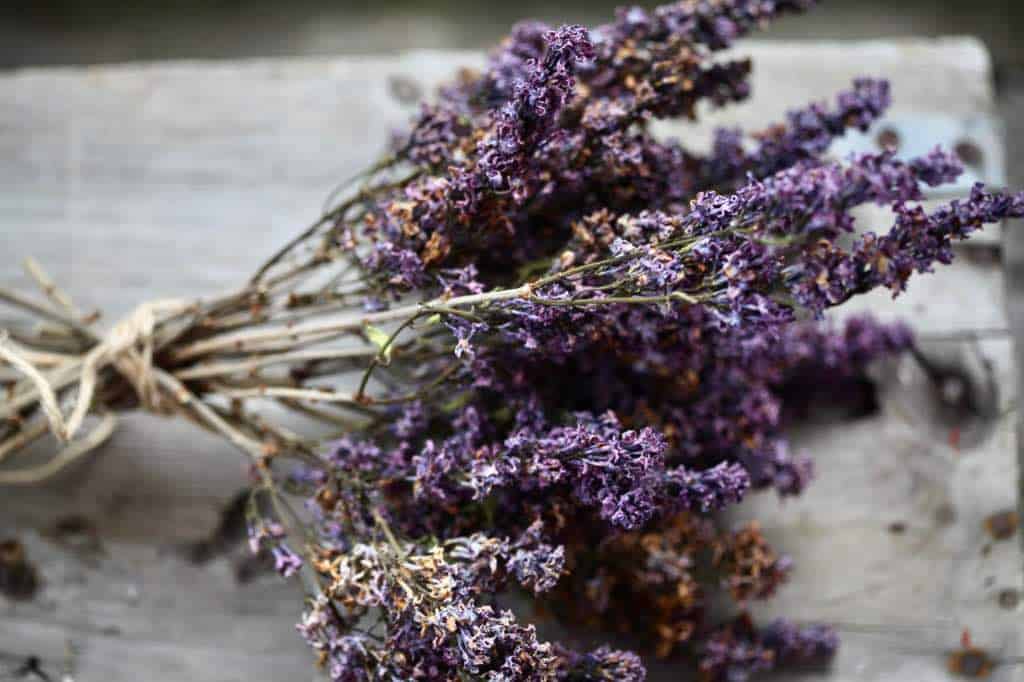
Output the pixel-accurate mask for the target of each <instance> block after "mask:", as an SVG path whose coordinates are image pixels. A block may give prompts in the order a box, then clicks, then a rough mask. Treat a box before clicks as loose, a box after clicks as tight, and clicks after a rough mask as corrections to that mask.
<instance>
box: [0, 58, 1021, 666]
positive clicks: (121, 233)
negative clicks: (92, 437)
mask: <svg viewBox="0 0 1024 682" xmlns="http://www.w3.org/2000/svg"><path fill="white" fill-rule="evenodd" d="M742 51H743V52H748V53H751V54H753V56H754V58H755V64H756V77H755V81H754V93H755V94H754V97H753V99H752V100H751V102H749V103H747V104H744V105H743V106H741V107H737V108H735V109H732V110H729V111H728V113H727V114H726V115H725V116H719V117H717V118H716V119H715V120H716V121H717V122H728V123H735V124H738V125H748V126H754V127H757V126H763V124H764V123H765V121H767V120H774V119H776V118H779V117H780V116H781V115H782V113H783V112H784V111H785V109H786V108H787V107H790V106H793V105H797V104H800V103H802V102H805V101H808V100H810V99H815V98H822V97H826V96H830V95H831V93H833V92H834V91H835V90H837V89H839V88H841V87H843V86H844V85H845V84H846V83H848V82H849V80H850V78H851V77H853V76H854V75H859V74H871V75H884V76H887V77H889V78H891V79H892V80H893V84H894V89H895V95H896V101H895V106H894V108H893V112H892V116H891V125H893V126H894V127H896V128H897V129H899V130H900V131H902V138H903V141H904V144H905V148H906V149H908V150H910V151H916V150H917V149H918V148H919V147H920V145H921V144H923V142H922V140H924V139H925V138H926V137H928V135H925V133H929V132H931V133H932V135H933V136H934V135H939V136H942V137H944V138H949V139H942V140H938V141H941V142H943V143H945V144H956V143H957V142H959V141H960V138H961V137H965V138H968V139H970V140H971V141H973V142H975V143H976V144H977V145H978V147H979V148H980V149H981V150H982V152H983V154H982V159H981V162H980V163H979V164H978V166H977V167H976V168H972V169H971V173H972V178H973V177H979V178H984V179H988V180H990V181H993V182H996V183H999V182H1001V181H1002V165H1003V158H1002V147H1001V143H1000V139H999V126H998V124H997V122H996V121H995V120H994V118H993V115H994V114H993V110H994V108H993V103H992V91H991V85H990V81H991V78H990V64H989V61H988V58H987V55H986V54H985V52H984V50H983V49H982V48H981V47H980V46H979V45H978V44H977V43H975V42H973V41H970V40H958V39H951V40H939V41H926V42H920V41H919V42H895V43H885V42H879V43H858V44H805V45H795V46H793V45H791V46H774V45H751V44H747V45H745V46H744V48H743V50H742ZM479 60H480V58H479V56H478V55H470V54H453V53H415V54H409V55H405V56H401V57H395V58H373V59H351V58H346V59H335V60H331V59H317V60H310V59H303V60H274V61H251V62H229V63H171V64H154V65H132V66H111V67H102V68H87V69H40V70H25V71H17V72H13V73H9V74H5V75H0V254H2V261H0V283H2V284H3V285H5V286H20V287H28V286H29V283H28V281H27V280H26V279H25V278H23V277H22V276H21V274H20V270H19V268H18V265H17V264H18V263H19V262H20V260H21V259H22V258H23V257H25V256H28V255H32V256H34V257H35V258H37V259H38V260H39V261H40V262H42V263H43V264H44V265H45V266H46V268H47V269H48V270H49V271H50V272H51V273H52V274H53V275H54V276H55V277H56V278H57V279H58V280H59V282H60V283H61V284H62V285H63V286H65V287H66V288H67V289H69V290H70V291H71V292H72V293H73V294H74V295H75V296H76V298H77V299H78V301H79V302H80V304H81V305H82V307H85V308H92V307H99V308H102V310H103V311H104V313H105V314H106V321H107V322H108V323H112V322H113V321H114V320H115V319H116V318H117V317H118V316H119V315H123V314H125V313H127V312H128V311H129V310H130V309H131V308H132V307H133V306H134V305H135V304H137V303H138V302H140V301H143V300H146V299H150V298H156V297H163V296H185V295H198V294H207V293H210V292H211V291H213V292H215V291H220V290H222V289H227V288H229V287H231V286H232V285H233V284H235V283H237V282H239V281H240V280H241V279H243V278H244V277H245V275H246V274H247V273H248V272H249V271H250V270H251V269H252V268H253V267H254V266H255V264H257V263H258V262H259V261H260V259H261V258H262V257H264V256H266V255H267V254H268V253H270V252H271V251H272V250H273V248H274V247H275V246H276V245H279V244H280V243H282V242H283V241H284V240H285V239H286V238H287V237H289V236H290V235H292V234H293V233H295V232H296V231H297V230H298V229H301V228H302V227H303V226H304V225H306V224H307V223H309V222H310V221H311V220H312V219H314V218H315V217H316V214H317V211H318V209H319V207H320V206H321V205H322V203H323V201H324V199H325V198H326V197H327V195H328V194H329V192H330V190H331V188H332V187H333V186H334V185H335V184H336V183H337V182H338V181H339V180H342V179H344V178H345V177H347V176H348V175H349V174H351V173H353V172H355V171H357V170H358V169H360V168H361V167H363V166H365V165H366V164H367V163H368V162H370V161H371V160H372V159H374V158H375V157H376V156H377V155H378V154H379V153H380V152H381V151H382V150H383V149H384V145H385V143H386V140H387V139H388V135H389V132H390V131H391V130H392V129H394V128H396V127H399V126H400V125H401V124H402V123H403V122H404V121H405V120H407V118H408V116H409V115H410V114H411V113H412V112H413V111H414V109H415V103H414V100H415V98H416V97H418V96H420V95H423V94H428V93H429V92H431V90H432V88H433V86H434V85H435V84H436V83H438V82H439V81H440V80H443V79H444V78H446V77H448V76H449V75H450V74H451V73H452V72H453V71H454V69H455V67H456V66H457V65H463V64H466V63H479ZM410 93H411V94H412V95H413V97H410V96H409V94H410ZM707 130H708V126H706V125H705V126H702V127H699V128H695V127H676V128H674V129H672V130H670V131H668V132H670V133H672V134H678V135H681V136H684V138H685V139H686V140H687V141H688V142H692V144H694V145H697V146H699V145H701V144H705V143H706V140H707V139H708V136H707ZM871 144H872V138H870V137H866V138H864V137H861V138H855V139H853V140H852V141H847V142H844V143H843V145H842V150H846V149H850V148H852V146H857V145H859V146H860V147H861V148H863V147H865V146H870V145H871ZM865 218H866V219H867V220H874V219H881V218H880V216H878V215H877V213H876V214H869V215H866V216H865ZM997 239H998V231H993V233H992V234H991V235H990V236H989V241H990V242H992V241H994V240H997ZM967 251H968V252H967V253H965V254H964V257H962V258H961V260H960V261H959V262H958V264H957V265H956V266H954V267H953V268H947V269H944V270H942V271H941V272H940V273H939V274H938V275H936V276H934V277H931V278H928V279H927V280H925V279H920V280H918V281H917V282H916V283H915V284H914V285H912V287H911V292H910V293H909V294H908V295H907V296H906V297H903V298H901V299H900V300H898V301H896V302H895V303H893V302H891V301H890V300H888V298H887V297H886V296H884V295H879V296H872V297H869V298H865V299H862V300H860V301H858V303H857V306H859V307H867V308H870V309H872V310H874V311H875V312H878V313H879V314H881V315H883V316H890V315H894V314H902V315H904V316H909V317H910V319H911V321H912V322H913V324H914V325H915V326H916V327H917V328H918V329H919V330H922V331H923V332H925V333H938V332H943V333H945V332H949V331H951V330H965V329H976V328H1001V327H1005V325H1006V316H1005V313H1004V294H1003V290H1004V282H1003V273H1002V269H1001V267H1000V265H999V261H998V258H995V259H993V257H992V253H991V249H986V248H980V249H979V248H976V247H975V248H973V249H968V250H967ZM4 314H5V313H3V312H0V321H2V319H3V318H2V315H4ZM949 348H950V346H949V344H945V345H942V344H940V345H938V346H937V347H936V349H935V352H936V353H938V354H939V355H942V356H944V357H945V356H950V357H952V358H953V359H954V360H956V361H957V362H963V363H966V364H967V365H969V366H971V367H974V369H975V370H976V371H975V376H976V377H978V378H981V379H983V378H984V377H985V375H986V370H985V369H984V367H983V364H984V363H981V362H979V358H981V359H983V360H986V361H988V362H989V363H990V364H991V366H992V370H991V377H992V380H993V381H994V382H995V385H996V388H997V389H998V400H997V405H996V406H995V407H994V414H995V416H994V417H993V418H991V419H988V420H983V421H984V424H982V427H981V428H979V432H980V435H979V436H978V438H977V439H976V442H975V441H974V440H972V441H970V442H969V443H968V444H967V445H966V446H963V447H961V449H960V451H955V450H954V449H952V448H951V447H950V446H949V442H950V440H949V434H950V426H951V425H950V424H948V423H945V422H944V421H943V420H942V419H936V417H935V416H934V415H932V414H929V413H928V411H927V410H925V409H923V408H922V405H923V404H925V403H924V402H923V399H922V398H921V396H920V395H919V394H918V392H916V390H915V389H914V388H913V387H914V386H917V385H918V384H919V383H920V382H916V380H915V377H914V375H913V367H910V368H907V367H903V368H897V369H894V370H892V371H890V372H886V373H884V374H883V375H882V376H881V379H882V381H881V384H882V386H883V398H884V399H883V410H882V412H881V413H880V414H879V415H877V416H875V417H871V418H869V419H864V420H860V421H857V422H853V423H848V424H844V425H842V426H841V427H832V428H828V429H821V428H817V429H815V428H809V429H806V430H805V432H804V433H800V434H798V437H797V441H798V443H799V444H800V447H804V448H806V449H808V451H809V452H811V454H813V455H814V456H815V459H816V461H817V463H818V471H819V479H818V480H817V481H816V483H815V484H814V485H812V486H811V488H810V490H809V491H808V493H807V494H806V495H805V496H804V497H802V498H801V499H799V500H795V501H789V502H787V503H785V504H781V505H780V504H779V503H778V501H777V500H775V499H774V498H773V497H771V496H770V495H762V496H760V497H757V498H756V499H754V500H752V501H751V502H750V503H749V504H746V505H744V508H743V509H742V510H741V515H743V516H749V515H756V516H758V517H759V518H761V519H762V521H763V522H765V525H766V527H767V530H768V532H769V534H770V535H771V537H772V538H773V539H774V540H775V542H776V543H777V544H778V545H779V546H780V547H781V548H782V549H784V550H785V551H787V552H789V553H790V554H791V555H793V556H794V558H795V559H796V561H797V569H796V572H795V575H794V580H793V581H792V583H791V584H790V585H789V586H787V587H786V588H785V589H784V590H783V592H782V594H781V595H780V597H779V599H778V600H776V601H775V603H774V604H772V605H771V609H772V611H778V612H780V613H786V614H788V615H792V616H795V617H799V618H806V619H823V620H829V621H834V622H838V623H840V624H841V626H842V629H843V641H844V645H843V648H842V652H841V655H840V657H839V659H838V660H837V661H836V664H835V665H834V667H833V669H832V670H831V672H830V673H829V674H827V675H823V676H822V677H821V679H828V680H879V681H881V680H893V681H897V680H900V681H902V680H908V681H917V680H920V681H922V682H930V681H931V680H945V679H948V678H949V674H948V673H947V672H946V669H945V657H944V654H943V652H944V651H947V650H950V649H952V648H954V647H956V646H957V645H958V642H959V638H960V633H961V630H962V629H963V628H965V627H966V628H970V630H971V631H972V633H974V638H975V640H976V641H977V642H978V643H980V644H982V645H984V646H986V647H989V648H990V649H992V650H993V651H994V652H995V653H997V654H998V655H1000V656H1007V657H1012V656H1020V655H1022V654H1024V641H1022V635H1021V622H1022V614H1021V612H1020V608H1019V607H1016V608H1012V609H1008V608H1005V607H1004V606H1001V605H1000V603H999V595H1000V593H1002V592H1004V591H1005V590H1010V589H1012V590H1018V591H1019V590H1020V589H1021V588H1022V587H1024V585H1022V575H1024V570H1022V557H1021V551H1020V543H1019V542H1018V541H1017V539H1016V538H1015V539H1012V540H1010V541H1005V542H990V541H989V540H987V539H986V537H985V535H984V532H983V531H982V520H983V519H984V518H985V517H986V516H987V515H989V514H991V513H993V512H996V511H1000V510H1003V509H1007V508H1010V507H1014V506H1015V505H1016V504H1017V497H1018V495H1017V477H1018V473H1017V472H1018V470H1017V464H1016V462H1017V460H1016V450H1017V445H1016V436H1015V433H1014V428H1013V419H1012V417H1010V416H1006V414H1007V413H1008V412H1009V410H1010V408H1011V404H1012V401H1013V399H1014V398H1015V396H1016V390H1017V389H1016V383H1015V379H1014V376H1015V370H1014V368H1013V353H1012V348H1011V344H1010V341H1009V339H1006V338H999V339H994V340H989V341H985V342H984V343H981V344H979V346H978V347H977V348H974V347H973V346H971V345H970V344H954V346H953V350H949ZM979 368H980V369H979ZM908 386H910V387H911V388H908ZM999 415H1003V416H999ZM972 433H973V432H972ZM244 481H245V470H244V462H243V461H242V459H241V457H240V456H238V455H237V454H236V453H235V452H234V451H233V450H232V449H231V448H230V447H229V446H227V445H225V444H224V443H222V442H220V441H219V440H217V439H215V438H213V437H211V436H208V435H206V434H204V433H199V432H197V431H195V430H194V429H193V428H192V427H190V426H189V425H186V424H177V423H169V422H163V421H161V420H158V419H155V418H150V417H146V416H143V415H133V416H130V417H129V418H127V419H125V420H123V422H122V426H121V429H120V430H119V432H118V433H117V434H116V435H115V437H114V438H113V440H112V441H111V443H110V444H109V445H108V446H107V447H105V448H104V449H103V450H102V451H101V452H100V453H98V454H97V455H96V456H94V457H92V458H91V459H90V460H89V461H87V462H85V463H83V464H82V465H80V466H78V467H76V468H75V469H73V470H72V471H69V472H67V473H66V474H65V475H63V476H62V477H61V478H60V479H58V480H55V481H53V482H51V483H49V484H47V485H46V486H44V487H41V488H36V489H0V539H2V537H4V536H7V537H9V536H17V537H19V538H20V539H21V540H22V541H23V542H24V543H25V545H26V546H27V548H28V553H29V557H30V558H31V559H32V560H33V561H34V562H35V563H36V564H37V565H38V567H39V569H40V570H41V572H42V574H43V578H44V581H45V585H44V588H43V589H42V590H41V591H40V592H39V594H38V596H37V597H36V598H35V599H34V600H32V601H28V602H16V601H10V600H4V598H3V597H0V679H4V678H3V671H4V670H8V669H10V668H12V667H16V663H17V661H18V660H19V659H18V658H17V657H21V658H24V657H26V656H29V655H37V656H39V657H41V658H42V659H43V666H44V668H46V669H47V670H48V671H49V672H50V673H51V674H55V673H56V672H57V671H59V670H60V666H61V664H62V661H63V660H64V659H65V658H66V649H67V647H68V643H70V644H71V648H72V650H73V651H74V652H75V653H74V656H73V658H74V660H75V662H76V667H77V672H76V675H75V679H76V680H80V681H82V680H111V681H115V682H116V681H119V680H139V679H146V680H157V681H159V680H216V681H220V680H280V679H289V680H304V679H314V678H315V674H314V672H313V670H312V667H311V659H310V656H309V655H308V654H307V653H306V651H305V650H304V647H303V645H302V644H301V643H300V642H299V640H298V638H297V636H296V635H295V634H294V632H293V625H292V624H293V623H294V621H295V619H296V617H297V613H298V608H299V601H298V598H297V597H298V595H297V590H296V589H295V588H294V587H293V586H291V585H287V584H282V583H280V582H279V581H277V580H276V579H275V578H273V577H272V576H270V577H267V576H263V577H257V578H256V579H255V580H254V581H252V582H247V583H243V584H240V583H239V582H238V580H237V578H236V569H237V568H238V566H239V565H240V564H241V563H242V562H243V561H244V559H243V557H244V552H242V551H241V550H240V549H237V548H236V549H234V550H232V551H230V552H228V553H227V554H226V555H225V556H218V557H216V558H214V559H213V560H211V561H209V562H207V563H205V564H197V563H195V562H194V561H193V560H192V558H190V554H189V552H188V551H187V550H186V549H183V546H184V545H185V544H186V543H189V542H194V541H196V540H199V539H201V538H203V537H206V536H208V535H209V534H210V533H211V532H212V531H213V529H214V528H215V527H216V525H217V523H218V517H219V514H220V510H221V509H222V508H223V507H224V505H225V504H226V502H227V500H228V499H229V498H230V497H231V496H232V495H233V494H234V493H235V492H236V491H237V490H238V489H239V488H240V487H241V486H242V485H243V484H244ZM71 515H78V516H81V517H85V518H87V519H89V521H90V522H91V523H92V524H93V525H94V526H95V528H96V532H97V537H98V538H99V542H100V543H101V545H102V550H101V551H96V550H95V547H91V546H87V547H86V548H85V549H84V550H83V549H81V547H80V545H81V538H75V537H64V536H61V537H60V538H57V537H55V536H54V534H53V532H52V529H53V526H54V524H55V523H57V522H58V521H59V520H61V519H66V518H67V517H69V516H71ZM894 523H896V524H905V530H904V531H903V532H893V531H892V528H893V527H894V526H893V524H894ZM58 540H60V541H58ZM73 543H77V544H75V545H74V546H77V547H79V548H78V549H73V548H71V549H69V547H72V545H73ZM986 546H988V547H987V549H986ZM878 626H883V629H882V630H881V631H879V630H878ZM7 655H11V656H14V657H15V658H13V659H8V658H5V656H7ZM11 661H14V663H12V662H11ZM656 675H658V677H656V679H672V680H675V679H680V678H679V676H678V674H677V673H676V672H674V671H672V670H671V669H667V668H662V667H660V666H659V667H658V671H657V673H656ZM992 679H996V680H1000V681H1010V680H1018V679H1024V675H1022V671H1021V666H1011V665H1004V666H1000V667H998V668H996V670H995V671H994V673H993V677H992Z"/></svg>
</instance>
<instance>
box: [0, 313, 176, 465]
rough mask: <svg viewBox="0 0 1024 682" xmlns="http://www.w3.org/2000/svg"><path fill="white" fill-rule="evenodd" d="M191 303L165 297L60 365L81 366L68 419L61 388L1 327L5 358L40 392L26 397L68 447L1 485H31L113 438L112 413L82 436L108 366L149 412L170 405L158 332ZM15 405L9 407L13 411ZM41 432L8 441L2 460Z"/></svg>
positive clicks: (0, 453)
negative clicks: (158, 369) (157, 363)
mask: <svg viewBox="0 0 1024 682" xmlns="http://www.w3.org/2000/svg"><path fill="white" fill-rule="evenodd" d="M186 306H187V303H185V302H183V301H180V300H160V301H152V302H149V303H145V304H143V305H140V306H139V307H137V308H136V309H135V310H134V311H133V312H132V313H131V314H130V315H128V316H127V317H126V318H124V319H123V320H121V321H120V322H118V323H117V324H116V325H114V327H113V328H112V329H111V330H110V332H109V333H108V334H107V335H106V337H105V338H103V339H102V340H101V341H100V342H99V343H97V344H96V345H95V346H94V347H93V348H92V349H91V350H90V351H89V352H88V353H86V354H85V355H84V356H82V357H79V358H70V359H69V360H67V361H66V362H65V363H64V364H63V365H62V366H58V367H57V368H56V369H55V370H54V372H53V374H61V375H65V376H66V374H65V372H64V370H66V369H68V368H74V367H76V366H79V365H80V367H81V369H80V370H78V374H77V377H78V378H77V383H78V391H77V395H76V397H75V399H74V404H73V406H72V408H71V411H70V413H69V415H68V416H67V417H65V415H64V411H63V410H62V409H61V406H60V402H59V400H58V398H57V390H59V389H57V390H55V387H54V385H53V384H52V383H51V380H50V379H48V378H47V377H46V376H45V375H44V374H43V373H42V372H40V371H39V370H38V369H37V368H36V366H35V365H34V364H33V363H32V361H31V356H32V352H31V351H29V350H28V349H24V348H21V347H20V346H19V345H18V344H16V343H14V342H13V341H11V340H10V338H9V337H8V334H7V333H6V332H2V331H0V359H3V360H4V361H5V362H6V363H7V364H9V365H10V366H11V367H13V368H14V369H15V370H17V371H18V372H20V373H21V374H23V375H24V376H25V378H26V379H28V381H29V382H30V383H31V384H32V386H33V387H34V389H35V392H36V395H34V396H33V395H31V394H28V395H25V396H22V399H29V398H38V401H39V405H40V407H41V408H42V410H43V413H44V414H45V415H46V422H47V424H48V426H49V431H50V433H52V434H53V435H54V437H55V438H56V439H57V441H58V442H59V443H60V444H61V445H63V446H64V447H63V448H62V449H61V451H60V452H59V453H58V454H57V455H56V456H54V457H52V458H50V459H49V461H48V462H47V463H46V465H44V466H41V467H37V468H35V469H31V470H25V471H9V472H6V471H5V472H2V473H0V483H30V482H35V481H38V480H42V479H45V478H47V477H49V476H52V475H53V474H54V473H56V471H59V470H60V469H62V468H63V467H65V466H66V465H67V464H69V463H70V462H71V461H73V460H75V459H77V458H79V457H81V456H82V455H85V454H87V453H89V452H90V451H92V450H94V449H95V448H97V447H99V446H100V445H101V444H103V443H104V442H105V441H106V440H107V439H108V438H109V437H110V435H111V434H112V433H113V431H114V428H115V426H116V422H117V419H116V417H115V415H114V414H113V413H111V412H104V413H103V414H102V416H101V420H100V422H99V424H97V426H96V427H94V428H93V429H92V430H91V431H89V432H87V433H86V434H84V435H82V436H81V437H77V436H78V435H79V432H80V431H81V430H82V426H83V424H84V423H85V418H86V416H87V415H88V413H89V411H90V409H91V408H92V407H93V398H94V397H95V394H96V387H97V384H98V382H99V375H100V372H102V371H103V370H104V369H106V368H107V367H111V366H112V367H114V368H115V369H116V370H117V371H118V372H119V373H120V374H121V376H123V377H124V378H125V380H126V381H127V382H128V383H129V384H130V385H131V386H132V387H133V388H134V389H135V392H136V394H137V395H138V398H139V402H140V404H141V405H142V406H143V407H144V408H145V409H146V410H147V411H151V412H158V411H161V410H163V409H166V407H167V405H165V404H164V402H163V401H162V400H161V391H160V389H159V383H158V382H157V379H156V375H155V373H154V368H153V332H154V330H155V329H156V326H157V323H158V321H159V320H160V319H161V317H162V316H165V315H174V314H177V313H180V312H181V311H182V310H183V309H185V307H186ZM72 376H74V375H72ZM62 383H64V382H63V381H62ZM171 404H173V403H171ZM11 409H12V408H8V411H10V410H11ZM5 416H11V415H10V414H7V415H5ZM41 435H42V432H41V430H40V427H39V426H36V427H35V428H32V429H30V430H28V431H26V433H25V434H23V436H22V438H20V439H16V440H15V441H12V442H11V443H7V444H5V447H4V448H3V449H2V450H0V461H2V460H3V459H4V457H5V456H6V455H8V454H10V453H11V452H12V451H15V450H17V449H19V448H20V447H23V446H24V445H27V444H28V443H29V442H31V441H32V440H35V439H36V438H38V437H39V436H41Z"/></svg>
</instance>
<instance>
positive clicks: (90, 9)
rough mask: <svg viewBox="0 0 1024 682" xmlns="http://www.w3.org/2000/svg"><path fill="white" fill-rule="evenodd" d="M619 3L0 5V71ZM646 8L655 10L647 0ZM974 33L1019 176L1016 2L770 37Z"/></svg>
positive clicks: (870, 15)
mask: <svg viewBox="0 0 1024 682" xmlns="http://www.w3.org/2000/svg"><path fill="white" fill-rule="evenodd" d="M618 4H622V0H562V1H561V2H550V1H545V0H517V1H516V2H507V1H503V0H376V1H375V2H366V1H362V2H358V1H354V0H334V1H331V0H288V1H287V2H282V1H281V0H174V1H169V0H164V1H163V2H160V1H158V0H7V1H6V2H0V69H13V68H19V67H27V66H37V65H67V64H98V63H111V62H128V61H140V60H142V61H152V60H165V59H238V58H246V57H271V56H298V55H338V54H354V53H364V54H366V53H378V54H379V53H388V52H397V51H401V50H405V49H411V48H483V47H487V46H489V45H492V44H493V43H494V42H495V41H496V40H498V39H500V37H501V36H502V35H504V33H505V32H506V31H507V29H508V27H509V25H511V24H512V23H513V22H515V21H516V20H518V19H522V18H526V17H533V18H539V19H545V20H548V21H550V22H580V23H585V24H596V23H601V22H604V21H607V19H608V17H609V16H610V15H611V12H612V10H613V8H614V7H615V6H616V5H618ZM635 4H640V5H643V6H654V5H656V4H659V3H658V2H655V1H652V0H644V1H641V2H637V3H635ZM951 34H952V35H974V36H977V37H978V38H980V39H981V40H982V41H984V42H985V44H986V45H987V46H988V47H989V49H990V50H991V52H992V56H993V61H994V65H995V77H996V85H997V89H998V92H999V97H1000V103H1001V106H1002V110H1003V114H1004V120H1005V121H1006V124H1007V133H1008V134H1007V142H1008V145H1009V147H1010V148H1009V152H1010V153H1009V162H1010V163H1009V168H1008V171H1009V179H1010V180H1011V182H1013V183H1014V184H1020V182H1021V180H1024V144H1021V143H1019V142H1018V140H1020V139H1021V137H1022V134H1024V41H1022V40H1021V39H1020V37H1021V35H1024V1H1022V0H823V1H822V3H821V6H820V7H819V8H817V9H816V10H815V11H814V12H811V13H810V14H808V15H806V16H804V17H801V18H798V19H788V20H786V21H782V22H779V23H778V24H777V25H775V26H774V27H773V28H771V29H770V30H769V31H767V32H765V33H764V37H766V38H769V39H794V38H796V39H819V40H820V39H868V38H893V37H899V36H937V35H951Z"/></svg>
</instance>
